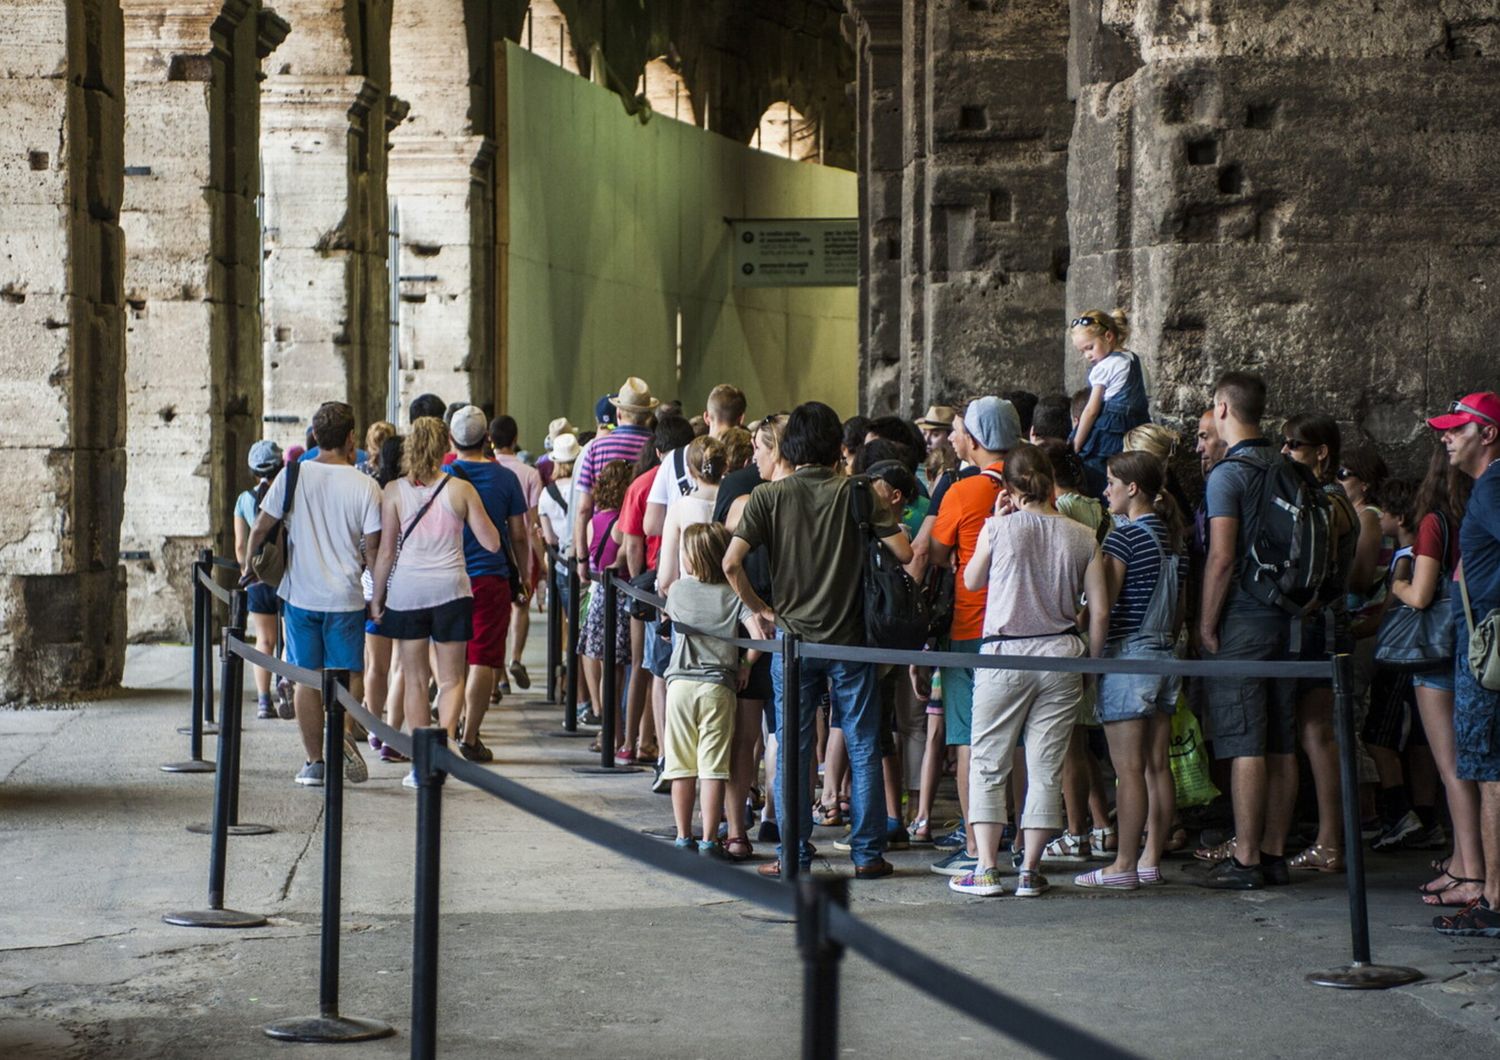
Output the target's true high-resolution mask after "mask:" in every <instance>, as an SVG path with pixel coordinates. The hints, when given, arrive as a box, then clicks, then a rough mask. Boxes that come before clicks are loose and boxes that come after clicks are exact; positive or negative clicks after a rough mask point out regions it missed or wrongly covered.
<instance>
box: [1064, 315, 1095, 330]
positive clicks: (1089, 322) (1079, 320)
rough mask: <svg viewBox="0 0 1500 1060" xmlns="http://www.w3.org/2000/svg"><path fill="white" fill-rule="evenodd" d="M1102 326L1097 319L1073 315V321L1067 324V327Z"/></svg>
mask: <svg viewBox="0 0 1500 1060" xmlns="http://www.w3.org/2000/svg"><path fill="white" fill-rule="evenodd" d="M1102 326H1103V325H1101V324H1100V323H1099V321H1097V320H1095V319H1094V318H1093V317H1075V318H1074V319H1073V323H1071V324H1069V325H1068V327H1070V328H1087V327H1102Z"/></svg>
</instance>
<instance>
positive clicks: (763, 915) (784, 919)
mask: <svg viewBox="0 0 1500 1060" xmlns="http://www.w3.org/2000/svg"><path fill="white" fill-rule="evenodd" d="M740 916H742V917H744V918H745V919H746V920H756V921H759V922H760V923H762V924H795V923H796V922H797V918H796V917H794V916H783V915H782V914H781V913H768V912H766V911H765V910H759V909H757V910H751V911H748V912H744V913H741V914H740Z"/></svg>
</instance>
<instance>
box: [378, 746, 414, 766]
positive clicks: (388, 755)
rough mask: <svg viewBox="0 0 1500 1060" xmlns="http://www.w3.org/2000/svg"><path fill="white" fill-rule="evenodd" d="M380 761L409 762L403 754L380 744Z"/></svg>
mask: <svg viewBox="0 0 1500 1060" xmlns="http://www.w3.org/2000/svg"><path fill="white" fill-rule="evenodd" d="M380 760H381V761H382V762H410V761H411V759H410V758H407V757H406V756H405V755H404V754H402V753H401V752H400V751H398V750H396V749H395V748H394V747H392V746H391V745H390V744H382V745H381V747H380Z"/></svg>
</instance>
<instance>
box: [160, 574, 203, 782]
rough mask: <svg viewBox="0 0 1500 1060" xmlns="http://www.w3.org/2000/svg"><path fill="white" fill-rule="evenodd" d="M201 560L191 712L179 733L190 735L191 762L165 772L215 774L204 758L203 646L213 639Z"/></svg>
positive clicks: (196, 595) (195, 576) (192, 656)
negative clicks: (209, 639) (201, 571)
mask: <svg viewBox="0 0 1500 1060" xmlns="http://www.w3.org/2000/svg"><path fill="white" fill-rule="evenodd" d="M202 569H203V567H202V562H201V560H197V561H194V563H193V567H192V572H193V643H192V647H191V648H190V649H189V651H190V653H191V654H190V659H191V662H192V670H193V678H192V682H193V693H192V700H191V702H192V706H191V708H190V709H191V711H192V713H191V714H190V715H189V717H188V724H187V725H185V726H183V727H181V728H179V729H178V730H177V731H178V732H182V733H187V734H188V756H189V757H188V759H187V761H185V762H168V763H166V764H165V765H163V766H162V767H161V769H162V772H163V773H212V772H213V771H214V764H213V763H212V762H209V761H206V760H205V759H204V757H203V736H204V726H203V715H204V707H203V696H204V689H203V671H204V667H205V662H204V660H205V658H206V656H205V654H204V651H203V643H204V641H206V640H207V639H208V638H209V637H210V636H211V634H210V632H209V625H208V619H207V612H208V590H207V589H205V588H203V583H202V582H201V581H199V580H198V572H199V571H200V570H202Z"/></svg>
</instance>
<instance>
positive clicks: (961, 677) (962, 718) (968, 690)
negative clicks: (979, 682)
mask: <svg viewBox="0 0 1500 1060" xmlns="http://www.w3.org/2000/svg"><path fill="white" fill-rule="evenodd" d="M983 643H984V640H983V638H981V637H973V638H970V639H967V640H954V641H949V642H948V648H947V650H948V651H960V652H964V653H966V654H969V655H978V654H979V646H980V645H981V644H983ZM941 670H942V675H943V731H944V736H943V740H944V742H945V743H946V744H947V745H948V746H949V747H968V746H969V741H970V737H969V729H970V727H971V725H972V723H973V720H974V671H973V670H970V669H968V668H967V667H962V666H944V667H941Z"/></svg>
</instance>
